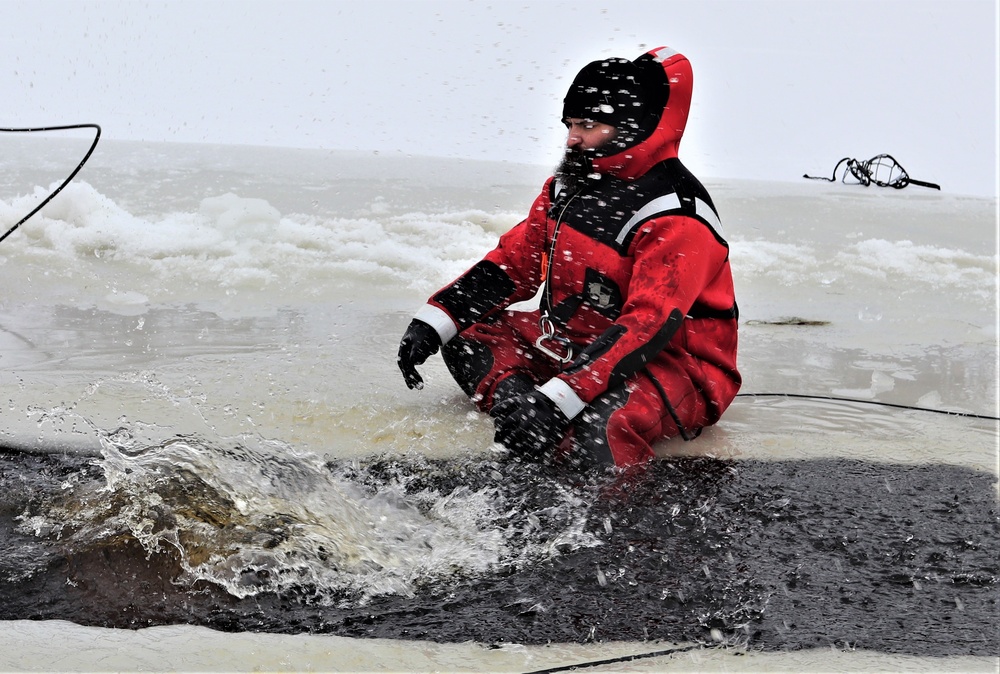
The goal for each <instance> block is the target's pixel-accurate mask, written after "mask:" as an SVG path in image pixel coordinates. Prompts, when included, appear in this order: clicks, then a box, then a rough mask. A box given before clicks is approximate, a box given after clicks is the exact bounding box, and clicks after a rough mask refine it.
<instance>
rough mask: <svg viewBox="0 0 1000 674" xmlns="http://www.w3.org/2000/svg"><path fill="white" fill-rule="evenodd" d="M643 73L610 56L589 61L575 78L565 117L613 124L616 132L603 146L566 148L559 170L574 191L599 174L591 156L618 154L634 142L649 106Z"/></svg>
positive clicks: (621, 59)
mask: <svg viewBox="0 0 1000 674" xmlns="http://www.w3.org/2000/svg"><path fill="white" fill-rule="evenodd" d="M641 77H642V74H641V72H640V70H639V68H638V66H636V64H635V63H633V62H632V61H629V60H628V59H623V58H607V59H601V60H600V61H593V62H592V63H588V64H587V65H586V66H584V67H583V69H582V70H581V71H580V72H579V73H578V74H577V76H576V78H575V79H574V80H573V83H572V84H571V85H570V87H569V91H567V92H566V97H565V98H564V99H563V113H562V118H563V121H565V120H567V119H569V118H578V119H589V120H592V121H595V122H600V123H602V124H610V125H611V126H613V127H615V129H616V133H615V137H614V138H613V139H612V140H610V141H609V142H608V143H607V144H606V145H604V146H602V147H600V148H594V149H589V150H578V149H570V150H567V151H566V156H565V157H564V158H563V162H562V163H561V164H560V165H559V167H558V169H557V171H556V173H557V175H558V176H559V177H560V179H561V182H562V183H563V184H564V185H566V186H567V187H569V188H570V191H571V192H572V191H576V190H575V189H574V188H579V187H582V186H583V185H584V184H585V183H586V180H587V179H588V178H590V179H593V178H597V177H598V176H596V175H595V174H593V169H592V168H591V160H593V159H595V158H597V157H603V156H608V155H613V154H617V153H618V152H621V151H622V150H624V149H627V148H629V147H631V146H632V145H634V144H635V142H636V140H637V134H638V133H639V125H640V123H641V122H642V120H643V117H644V114H645V108H646V97H645V95H644V93H643V89H642V85H641V84H640V82H641V81H642V80H641Z"/></svg>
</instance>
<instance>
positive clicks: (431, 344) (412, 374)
mask: <svg viewBox="0 0 1000 674" xmlns="http://www.w3.org/2000/svg"><path fill="white" fill-rule="evenodd" d="M440 348H441V337H440V336H439V335H438V333H437V330H435V329H434V328H432V327H431V326H430V325H428V324H427V323H424V322H423V321H421V320H418V319H416V318H414V319H413V320H412V321H410V326H409V327H408V328H406V333H405V334H404V335H403V339H402V340H400V342H399V355H397V356H396V363H397V364H398V365H399V370H400V372H402V373H403V381H405V382H406V386H407V387H408V388H410V389H418V390H419V389H422V388H423V387H424V380H423V377H421V376H420V374H419V373H417V365H423V364H424V363H425V362H426V361H427V359H428V358H430V357H431V356H433V355H434V354H435V353H437V352H438V349H440Z"/></svg>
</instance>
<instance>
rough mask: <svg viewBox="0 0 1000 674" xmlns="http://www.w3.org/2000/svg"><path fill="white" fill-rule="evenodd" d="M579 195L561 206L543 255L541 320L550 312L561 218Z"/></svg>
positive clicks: (576, 193) (571, 196)
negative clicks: (553, 272) (550, 238)
mask: <svg viewBox="0 0 1000 674" xmlns="http://www.w3.org/2000/svg"><path fill="white" fill-rule="evenodd" d="M579 194H580V191H579V190H578V191H576V192H574V193H573V194H572V195H570V197H569V198H568V199H566V203H565V204H563V207H562V210H560V211H559V216H558V217H557V218H556V226H555V227H554V228H553V230H552V241H551V242H550V243H549V252H548V254H545V253H543V256H544V257H543V258H542V267H543V269H542V274H543V276H544V277H545V278H544V279H542V282H543V283H544V284H545V292H544V293H542V318H543V319H546V320H549V314H550V312H551V311H552V267H553V266H554V265H555V259H556V242H557V240H558V239H559V230H560V229H561V228H562V223H563V216H564V215H566V209H568V208H569V205H570V203H572V201H573V200H574V199H576V197H577V196H579Z"/></svg>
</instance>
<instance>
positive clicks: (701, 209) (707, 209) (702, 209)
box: [694, 197, 722, 236]
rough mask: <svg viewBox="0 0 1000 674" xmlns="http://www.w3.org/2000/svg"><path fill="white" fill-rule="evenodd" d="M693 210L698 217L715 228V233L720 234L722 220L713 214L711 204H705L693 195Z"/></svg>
mask: <svg viewBox="0 0 1000 674" xmlns="http://www.w3.org/2000/svg"><path fill="white" fill-rule="evenodd" d="M694 212H695V213H696V214H697V215H698V217H699V218H701V219H702V220H704V221H705V222H707V223H708V224H709V225H710V226H711V227H712V229H714V230H715V233H716V234H718V235H719V236H722V220H720V219H719V216H718V215H716V214H715V211H713V210H712V207H711V206H709V205H708V204H706V203H705V202H704V201H702V200H701V199H699V198H698V197H695V199H694Z"/></svg>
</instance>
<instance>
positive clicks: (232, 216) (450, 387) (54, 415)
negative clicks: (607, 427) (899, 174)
mask: <svg viewBox="0 0 1000 674" xmlns="http://www.w3.org/2000/svg"><path fill="white" fill-rule="evenodd" d="M102 147H103V146H102ZM38 156H41V155H38ZM10 157H11V155H9V154H8V155H5V157H4V160H3V162H0V173H3V176H4V182H3V184H6V185H13V184H17V181H18V180H24V179H26V177H27V178H28V179H30V180H29V186H28V187H25V189H24V190H21V191H13V192H12V193H11V194H0V228H2V226H3V225H4V224H5V223H7V222H8V221H10V223H11V224H12V223H13V222H14V221H16V218H17V217H19V215H20V214H21V213H22V211H23V210H24V207H25V206H27V205H28V204H29V202H30V201H31V198H29V196H23V195H25V194H29V195H30V192H31V187H30V185H31V184H33V183H32V182H31V181H32V180H33V181H35V182H37V184H39V185H48V183H49V181H52V180H56V179H57V176H56V174H57V173H58V169H59V168H60V167H61V166H62V163H61V162H60V161H59V160H58V158H54V159H52V160H51V162H50V163H51V165H50V166H48V167H46V166H41V167H39V166H32V167H25V166H23V165H20V164H17V163H11V160H10V159H9V158H10ZM102 157H103V158H102ZM46 171H51V172H52V173H53V175H52V176H51V177H47V173H46ZM530 172H531V171H529V170H528V169H524V168H522V167H516V166H506V165H504V166H499V167H498V166H492V167H490V166H480V165H460V164H456V163H454V162H451V163H449V162H446V161H431V162H421V161H420V160H417V159H397V160H382V159H378V158H372V157H360V156H354V157H348V158H346V159H345V158H342V157H335V156H327V155H325V154H318V153H299V152H281V151H263V150H257V149H238V150H234V149H227V150H220V149H217V148H216V149H213V148H207V147H198V148H183V149H177V148H170V147H164V148H152V147H148V146H127V147H126V146H123V147H120V148H116V147H114V146H109V147H108V148H107V152H106V154H105V155H95V158H94V163H93V165H88V169H87V172H85V173H84V174H82V175H81V180H82V181H86V182H85V183H83V184H76V185H74V186H73V187H75V188H76V189H75V190H67V192H66V194H65V195H63V196H64V197H65V200H64V201H63V202H62V203H60V202H59V201H58V200H57V201H56V202H55V203H54V204H53V205H52V206H53V207H52V208H48V209H46V210H44V211H43V212H42V213H41V214H40V218H39V219H38V220H33V221H32V222H31V223H29V224H28V225H25V227H24V231H23V232H19V233H18V234H17V235H16V236H15V237H12V238H11V239H9V240H8V241H6V242H5V243H4V244H3V248H2V250H0V274H2V275H3V277H4V279H5V281H4V285H5V293H4V296H3V298H2V299H0V366H2V368H0V384H2V387H3V394H4V395H3V398H2V399H0V446H3V447H5V448H7V449H5V451H4V453H3V454H2V459H0V483H2V484H0V494H3V497H2V498H3V501H2V507H0V537H2V538H3V541H4V543H3V545H2V546H0V549H2V550H3V551H4V552H2V553H0V599H2V605H3V606H4V611H6V613H4V614H3V615H2V617H3V618H5V619H8V620H12V619H18V618H53V619H54V618H66V619H71V620H74V621H76V622H79V623H81V624H89V625H106V626H118V627H137V626H146V625H152V624H170V623H175V622H184V623H187V622H193V623H196V624H202V625H210V626H213V627H216V628H219V629H224V630H234V629H237V630H263V631H274V632H288V633H297V632H315V633H322V634H337V635H340V636H363V637H366V638H370V637H376V636H384V637H391V638H411V639H426V640H435V641H442V642H460V641H465V640H469V639H475V640H479V641H482V642H483V643H491V644H496V643H511V642H515V643H522V644H538V643H545V642H547V641H549V640H551V641H556V642H559V641H565V642H574V643H579V642H587V641H588V640H600V641H642V640H646V639H650V640H657V639H659V640H674V641H676V640H687V641H693V642H702V643H706V644H715V643H719V640H720V639H721V641H722V643H735V644H744V645H749V646H751V647H752V648H763V649H768V650H789V649H798V648H810V647H815V646H821V647H830V646H833V647H834V648H837V649H850V648H859V649H870V650H874V651H882V652H889V653H897V654H921V655H934V656H942V655H990V654H994V653H996V652H997V646H998V644H997V642H996V630H995V629H992V628H991V625H993V626H995V611H996V600H997V568H996V563H995V561H993V559H992V557H993V556H995V555H990V554H989V553H990V551H991V550H995V549H996V548H997V543H998V540H997V539H998V532H997V518H996V494H997V492H996V472H997V469H996V461H997V454H996V447H997V438H998V430H997V423H996V422H995V421H990V420H983V419H975V418H970V417H967V416H945V415H940V414H935V413H931V412H925V411H920V410H914V409H895V408H885V407H881V406H879V405H878V403H882V402H886V403H892V404H900V405H906V406H917V407H923V408H930V409H936V410H950V411H954V412H961V413H973V414H979V415H986V416H990V415H996V407H997V380H996V334H997V333H996V314H995V309H992V307H995V304H996V257H995V255H994V254H993V253H991V252H987V253H984V252H983V250H984V246H983V241H984V240H994V241H995V228H994V226H993V223H994V215H993V213H994V210H995V201H990V200H982V199H965V198H963V197H960V196H953V195H939V194H935V193H929V192H920V191H918V190H917V189H915V188H908V189H907V190H905V191H904V192H903V193H896V192H876V191H873V190H868V191H862V190H863V188H849V187H846V186H840V185H834V186H819V185H816V184H814V183H807V184H805V185H799V184H792V185H777V186H776V185H762V184H749V183H727V182H719V183H715V184H713V183H711V182H710V183H709V187H710V189H711V190H712V192H713V194H714V196H715V199H716V202H717V204H718V205H719V207H720V210H721V211H722V214H723V221H724V222H725V229H726V233H727V236H728V237H729V239H730V242H731V251H732V258H733V267H734V273H735V274H736V283H737V292H738V297H739V301H740V307H741V370H742V372H743V374H744V376H745V384H744V388H743V391H744V392H745V393H748V394H750V393H782V394H787V393H791V394H799V395H815V396H820V397H819V398H785V397H759V398H757V397H751V396H748V397H743V398H739V399H737V401H736V402H735V403H734V404H733V406H732V407H731V408H730V410H729V411H728V412H727V414H726V417H725V418H724V420H723V423H721V424H720V425H719V426H718V427H715V428H712V429H709V430H707V431H706V432H705V433H704V434H703V435H702V437H701V438H699V439H698V440H696V441H695V442H692V443H683V442H675V441H671V442H667V443H663V444H662V445H661V446H660V447H659V448H658V452H659V453H660V454H661V456H663V457H664V458H663V460H661V461H660V462H659V463H657V464H656V465H655V466H654V468H653V469H652V470H651V471H650V472H649V473H648V474H646V475H643V476H641V477H637V476H633V477H632V478H629V479H625V478H622V479H620V480H618V481H617V482H616V481H614V480H612V479H611V478H610V477H608V476H587V477H579V476H575V475H574V474H573V473H572V472H571V471H566V470H562V469H554V470H549V469H545V468H543V467H539V466H534V465H521V464H517V463H511V462H510V461H508V460H506V459H505V458H504V457H503V455H502V454H500V453H498V451H497V448H496V447H495V446H494V445H492V443H491V439H492V428H491V426H490V423H489V420H488V419H485V418H483V417H481V416H480V415H477V414H475V413H474V412H473V411H472V408H471V406H470V405H469V404H468V402H467V401H465V400H464V398H463V397H462V395H461V393H460V392H459V391H458V390H457V387H455V386H454V384H453V383H452V382H451V381H450V379H449V377H448V375H447V372H446V370H445V369H444V367H443V365H441V363H440V361H439V360H435V361H433V362H431V363H429V364H428V365H427V366H426V367H425V368H424V369H423V371H424V373H425V379H426V380H427V382H428V386H427V388H426V389H425V390H424V391H421V392H419V393H414V392H410V391H408V390H406V389H405V387H404V386H403V384H402V382H401V380H400V377H399V375H398V372H397V371H396V368H395V349H396V345H397V343H398V339H399V336H400V335H401V334H402V331H403V329H404V328H405V325H406V323H407V322H408V320H409V317H410V316H411V315H412V312H413V311H414V310H415V309H416V308H417V307H418V306H419V305H420V303H421V302H422V301H423V299H424V298H425V297H426V295H427V294H429V293H430V292H431V291H433V290H434V289H436V288H437V287H439V286H440V285H441V284H443V283H444V282H446V281H448V280H449V279H450V278H451V277H453V276H454V275H455V274H456V273H459V272H460V271H462V269H464V268H465V267H466V266H467V265H468V264H470V263H471V262H472V261H474V260H475V259H476V258H477V257H478V256H479V255H481V254H482V252H484V251H485V249H486V248H487V247H488V246H490V245H492V242H493V241H494V240H495V238H496V236H497V235H498V234H499V233H500V232H502V231H503V230H504V229H506V228H507V227H509V226H510V225H513V224H514V223H516V222H517V220H518V219H520V217H523V214H524V211H525V209H526V208H527V206H528V204H529V203H530V199H531V198H532V197H533V195H534V192H535V190H536V189H537V187H538V181H540V179H541V178H540V177H539V178H538V180H536V179H535V176H531V179H530V180H528V179H526V178H525V176H526V175H527V174H528V173H530ZM543 173H544V171H543ZM8 189H10V188H8ZM61 198H62V197H61ZM825 397H833V398H838V400H828V399H824V398H825ZM844 399H851V400H852V401H853V402H847V401H845V400H844ZM53 624H55V623H53Z"/></svg>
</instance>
